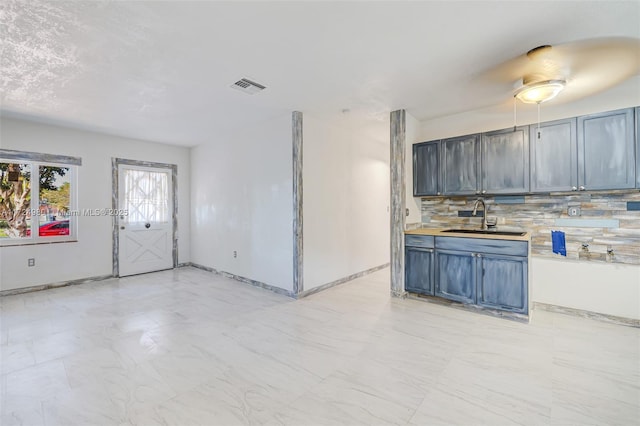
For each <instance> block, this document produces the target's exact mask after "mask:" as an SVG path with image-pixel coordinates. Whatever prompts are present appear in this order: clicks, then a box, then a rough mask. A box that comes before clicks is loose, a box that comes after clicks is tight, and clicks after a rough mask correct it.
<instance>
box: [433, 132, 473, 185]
mask: <svg viewBox="0 0 640 426" xmlns="http://www.w3.org/2000/svg"><path fill="white" fill-rule="evenodd" d="M441 144H442V146H441V148H440V149H441V152H442V161H441V162H440V164H441V165H442V193H443V194H445V195H448V194H451V195H469V194H477V193H479V189H480V187H479V186H480V185H479V184H478V183H479V172H480V137H479V135H469V136H462V137H459V138H451V139H444V140H443V141H442V142H441Z"/></svg>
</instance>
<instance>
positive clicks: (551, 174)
mask: <svg viewBox="0 0 640 426" xmlns="http://www.w3.org/2000/svg"><path fill="white" fill-rule="evenodd" d="M576 122H577V120H576V119H575V118H570V119H567V120H558V121H551V122H547V123H541V124H540V127H539V128H538V126H537V125H531V126H530V127H531V131H530V133H529V134H530V137H529V146H530V152H531V192H552V191H558V192H560V191H577V190H578V136H577V131H576Z"/></svg>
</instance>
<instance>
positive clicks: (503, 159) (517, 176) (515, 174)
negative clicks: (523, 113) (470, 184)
mask: <svg viewBox="0 0 640 426" xmlns="http://www.w3.org/2000/svg"><path fill="white" fill-rule="evenodd" d="M525 192H529V126H523V127H518V128H516V129H515V131H514V129H513V128H511V129H505V130H498V131H495V132H489V133H484V134H483V135H482V193H483V194H521V193H525Z"/></svg>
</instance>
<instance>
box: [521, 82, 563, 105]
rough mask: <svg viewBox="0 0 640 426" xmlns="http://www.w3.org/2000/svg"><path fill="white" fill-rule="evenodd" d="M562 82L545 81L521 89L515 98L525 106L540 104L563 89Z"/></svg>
mask: <svg viewBox="0 0 640 426" xmlns="http://www.w3.org/2000/svg"><path fill="white" fill-rule="evenodd" d="M565 84H566V82H565V81H564V80H546V81H539V82H537V83H532V84H527V85H525V86H523V87H521V88H520V89H519V90H518V91H517V92H516V93H515V95H514V96H515V97H516V98H518V99H520V101H521V102H524V103H525V104H541V103H543V102H546V101H548V100H551V99H553V98H555V97H556V96H557V95H558V93H560V92H561V91H562V89H564V86H565Z"/></svg>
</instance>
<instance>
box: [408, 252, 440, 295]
mask: <svg viewBox="0 0 640 426" xmlns="http://www.w3.org/2000/svg"><path fill="white" fill-rule="evenodd" d="M433 257H434V255H433V249H432V248H422V247H406V248H405V269H404V270H405V277H404V288H405V290H406V291H410V292H412V293H420V294H428V295H433V281H434V262H433Z"/></svg>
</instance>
